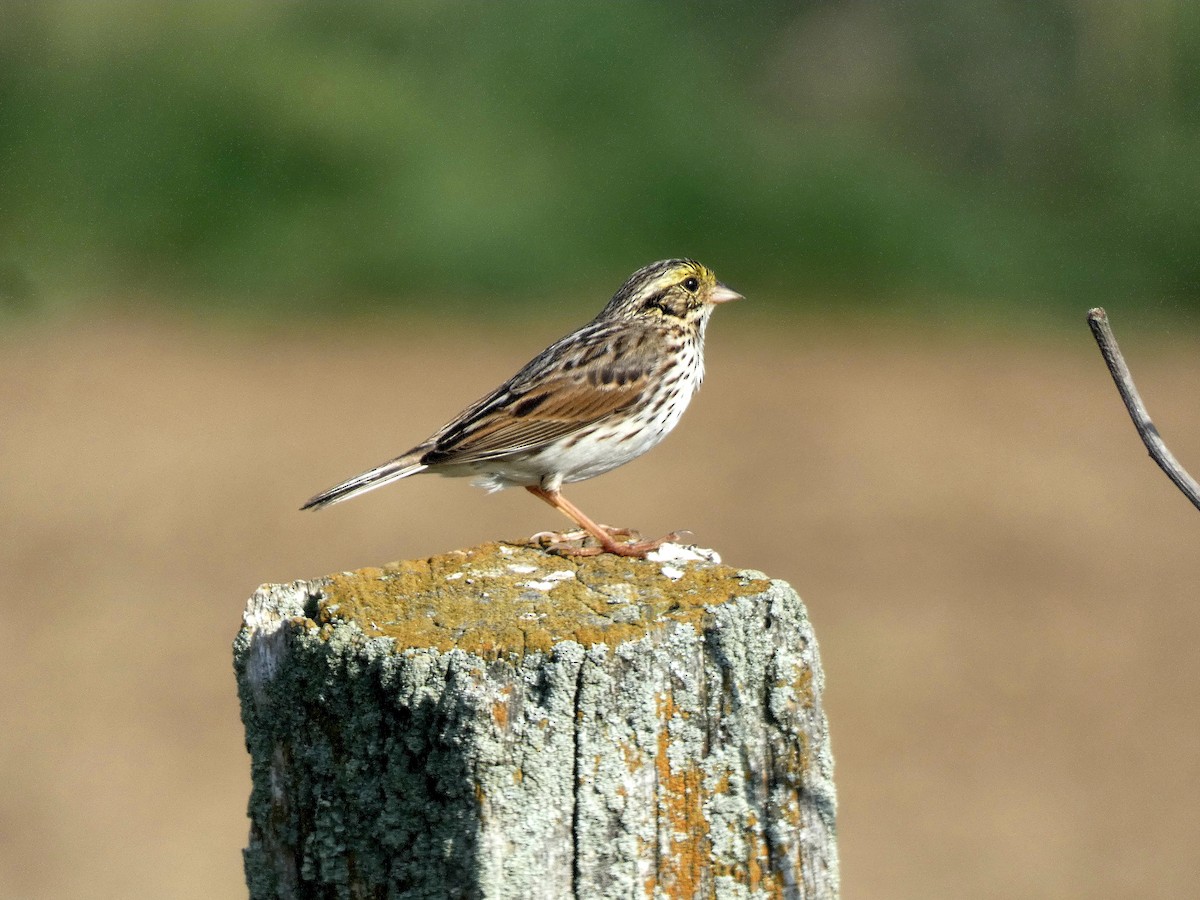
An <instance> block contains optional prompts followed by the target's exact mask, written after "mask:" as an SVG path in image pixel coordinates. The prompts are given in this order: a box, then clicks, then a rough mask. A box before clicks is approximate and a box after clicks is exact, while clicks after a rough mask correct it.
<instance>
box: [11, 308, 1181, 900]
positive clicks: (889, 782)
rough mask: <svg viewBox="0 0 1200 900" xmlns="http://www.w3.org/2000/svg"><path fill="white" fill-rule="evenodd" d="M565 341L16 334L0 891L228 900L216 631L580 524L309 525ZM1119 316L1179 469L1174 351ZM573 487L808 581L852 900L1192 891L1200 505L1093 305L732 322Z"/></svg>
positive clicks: (236, 754)
mask: <svg viewBox="0 0 1200 900" xmlns="http://www.w3.org/2000/svg"><path fill="white" fill-rule="evenodd" d="M570 324H571V323H570V322H565V321H564V322H560V323H559V324H557V325H553V326H545V325H542V326H538V327H537V328H536V329H534V328H531V329H529V330H526V331H525V332H520V331H518V330H516V329H510V330H507V331H505V332H503V333H502V334H500V335H498V336H497V335H494V334H492V335H489V334H487V333H485V330H484V329H483V328H482V327H476V328H474V329H471V328H470V327H468V326H462V325H454V326H445V327H442V328H438V327H435V326H433V325H425V326H422V327H420V328H419V329H417V330H416V331H415V332H413V331H411V330H409V329H407V328H406V327H405V326H404V325H403V324H402V323H400V322H391V323H388V324H385V325H380V326H378V327H365V326H357V327H342V328H339V327H335V326H326V332H327V333H329V332H332V334H333V336H332V337H329V336H325V337H319V336H318V335H317V333H316V332H315V331H313V332H310V333H302V332H300V331H295V330H292V331H288V332H265V331H259V332H257V333H254V334H236V333H231V332H228V331H221V330H202V329H199V328H196V327H188V326H186V325H184V324H181V323H177V322H176V323H169V322H168V323H161V322H160V323H156V324H153V323H147V322H136V321H134V320H133V319H125V320H119V321H116V322H89V323H75V324H68V325H63V324H61V323H60V324H57V325H53V326H34V327H25V328H21V329H19V330H17V331H14V332H11V333H9V334H8V335H6V336H0V417H2V419H0V421H2V422H3V428H2V431H0V571H2V572H3V576H4V577H3V581H2V585H3V587H2V588H0V591H2V594H0V609H2V610H3V614H4V623H5V627H6V634H7V640H6V641H5V643H4V648H3V652H2V653H0V686H2V690H0V717H2V721H3V728H2V733H0V770H2V771H3V773H4V777H3V785H4V786H3V788H2V792H0V895H2V896H4V897H12V898H30V900H40V898H63V897H89V898H129V897H155V898H198V900H199V898H205V900H211V898H224V897H230V898H234V897H240V896H244V894H245V892H244V887H243V884H242V879H241V860H240V853H239V851H240V848H241V846H242V843H243V841H244V839H245V835H246V820H245V817H244V808H245V801H246V795H247V790H248V776H247V758H246V756H245V753H244V750H243V745H242V738H241V724H240V722H239V720H238V710H237V701H236V697H235V692H234V680H233V675H232V671H231V664H230V647H229V645H230V641H231V639H232V637H233V635H234V632H235V631H236V629H237V627H238V624H239V616H240V613H241V610H242V605H243V603H244V601H245V598H246V597H247V596H248V595H249V594H250V592H251V591H253V589H254V588H255V587H256V586H257V585H258V584H259V583H260V582H264V581H280V580H291V579H295V578H307V577H312V576H317V575H321V574H324V573H326V572H329V571H334V570H341V569H349V568H354V567H358V566H363V565H368V564H377V563H381V562H384V561H387V560H392V559H396V558H404V557H415V556H420V555H423V554H424V555H427V554H432V553H435V552H438V551H442V550H446V549H449V548H453V547H460V546H467V545H470V544H473V543H476V542H480V541H483V540H485V539H488V538H493V537H510V538H515V537H518V536H521V535H525V534H529V533H531V532H534V531H537V530H539V529H544V528H553V527H558V526H561V525H562V524H563V523H562V522H559V521H557V520H556V518H555V514H554V513H553V511H551V510H549V509H547V508H545V507H543V506H542V505H541V504H539V503H537V502H536V501H535V500H533V499H532V498H530V497H528V496H526V495H525V494H524V493H523V492H512V491H510V492H505V493H503V494H499V495H496V496H487V495H485V494H483V493H481V492H479V491H476V490H474V489H472V488H470V487H469V486H468V485H467V483H466V482H463V481H449V480H443V479H437V478H419V479H414V480H412V481H410V482H407V483H404V484H402V485H398V486H395V487H392V488H389V489H387V490H385V491H382V492H380V493H376V494H372V495H370V496H368V497H366V498H363V499H360V500H356V501H355V502H353V503H351V504H347V505H344V506H339V507H336V508H334V509H331V510H328V511H325V512H322V513H320V514H318V515H312V514H301V513H299V512H298V511H297V510H296V507H297V506H298V505H299V503H300V502H301V501H303V500H304V499H305V498H307V497H308V496H309V495H310V494H312V493H313V492H314V491H316V490H317V489H319V488H324V487H326V486H328V485H329V484H331V483H333V482H334V481H336V480H338V479H340V478H342V477H344V476H347V475H351V474H353V473H355V472H357V471H358V470H359V469H362V468H365V467H367V466H369V465H371V464H374V463H377V462H380V461H382V460H383V459H385V458H387V457H388V456H390V455H392V454H393V453H394V452H397V451H400V450H403V449H406V448H407V446H408V445H409V444H411V443H413V442H415V441H416V440H417V439H419V438H422V437H424V436H425V435H426V434H427V433H428V432H429V431H430V430H432V429H433V428H434V427H436V426H438V425H440V424H441V423H442V421H443V419H444V418H445V417H447V416H448V415H449V414H451V413H453V412H455V411H456V410H457V409H458V408H459V407H460V406H462V405H464V404H465V403H466V402H467V401H469V400H472V399H474V398H475V397H476V396H477V395H478V394H479V393H481V392H482V391H484V390H485V389H487V388H490V387H491V386H493V384H494V383H495V382H496V381H498V380H499V379H500V378H502V377H504V376H507V375H508V374H510V373H511V371H512V370H513V369H514V368H515V366H516V365H518V364H520V363H522V362H524V361H525V359H527V358H528V357H529V356H531V355H532V354H533V353H534V352H536V351H537V350H539V349H540V348H541V347H542V346H543V345H544V344H545V343H546V342H548V341H549V340H550V339H551V338H553V337H557V336H558V335H559V334H560V333H561V332H562V331H563V330H564V329H565V328H566V327H568V326H569V325H570ZM1115 324H1116V327H1117V330H1118V335H1119V336H1121V337H1123V338H1125V344H1126V347H1125V349H1126V352H1127V354H1128V355H1129V357H1130V361H1131V365H1132V366H1133V369H1134V374H1135V375H1136V376H1137V378H1138V382H1139V386H1140V387H1141V389H1142V392H1143V394H1144V396H1145V397H1146V399H1147V402H1148V404H1149V406H1150V410H1151V412H1152V413H1153V414H1154V416H1155V419H1156V421H1157V423H1158V425H1159V427H1160V429H1161V430H1162V432H1163V434H1164V436H1165V437H1166V438H1167V440H1168V442H1169V443H1170V444H1171V446H1172V448H1173V449H1174V450H1175V452H1176V454H1177V455H1178V456H1179V457H1180V458H1181V459H1182V460H1183V461H1184V463H1185V465H1187V464H1190V465H1191V467H1192V470H1193V472H1196V471H1198V470H1200V403H1198V402H1197V396H1198V395H1200V354H1197V352H1196V345H1195V340H1194V338H1188V339H1185V338H1184V337H1183V336H1178V337H1176V338H1174V339H1173V340H1172V339H1166V340H1162V339H1155V340H1153V341H1151V340H1150V339H1144V340H1140V341H1139V340H1133V339H1132V338H1130V337H1129V336H1128V335H1125V334H1122V330H1123V326H1127V324H1128V323H1124V322H1122V321H1120V320H1119V319H1118V320H1117V321H1116V323H1115ZM1126 330H1127V328H1126ZM450 332H454V333H456V334H458V335H460V336H459V337H458V338H456V339H455V340H451V339H450V338H449V336H448V333H450ZM569 496H572V498H573V499H574V500H575V501H576V502H577V503H579V504H580V505H581V506H582V507H583V508H584V509H586V510H588V511H589V512H590V513H591V515H593V516H594V517H596V518H598V519H600V520H601V521H607V522H613V523H620V524H629V525H636V526H637V527H639V528H641V529H643V530H644V531H646V532H648V533H660V532H664V531H667V530H670V529H674V528H681V527H684V528H690V529H692V530H693V531H694V532H695V533H696V534H697V536H698V539H699V541H700V542H701V543H704V544H706V545H709V546H713V547H716V548H718V549H719V550H720V551H721V552H722V554H723V555H724V557H725V559H726V560H727V561H729V562H731V563H733V564H736V565H744V566H750V567H754V568H760V569H764V570H766V571H767V572H769V573H770V574H772V575H775V576H779V577H782V578H786V579H788V580H789V581H790V582H792V584H793V585H795V587H796V588H797V589H798V590H799V591H800V593H801V595H802V596H803V597H804V598H805V600H806V601H807V604H808V607H809V610H810V613H811V615H812V618H813V620H814V622H815V625H816V628H817V634H818V637H819V639H820V642H821V651H822V654H823V657H824V662H825V667H826V670H827V673H828V679H829V682H828V709H829V713H830V716H831V720H832V729H833V736H834V750H835V753H836V757H837V766H838V768H837V783H838V790H839V793H840V799H841V809H840V832H841V850H842V862H843V872H844V888H845V896H846V897H847V898H931V897H934V898H958V897H973V898H991V897H996V898H1001V897H1003V898H1025V897H1029V898H1033V897H1038V898H1043V897H1080V898H1083V897H1087V898H1097V897H1113V898H1117V897H1164V898H1165V897H1179V896H1186V895H1190V894H1192V893H1194V891H1195V886H1196V885H1197V884H1198V883H1200V853H1197V851H1196V848H1197V846H1200V804H1198V803H1197V802H1196V801H1195V798H1194V796H1193V795H1194V787H1195V785H1196V783H1197V782H1198V781H1200V715H1198V713H1200V691H1198V690H1197V685H1200V653H1198V652H1197V650H1196V647H1197V645H1198V644H1200V603H1197V600H1200V577H1198V575H1200V566H1198V565H1197V561H1198V560H1200V512H1197V511H1196V510H1194V509H1192V508H1191V507H1190V506H1189V505H1188V503H1187V502H1186V500H1185V499H1184V498H1183V497H1182V495H1180V494H1179V493H1178V492H1176V490H1175V489H1174V488H1173V487H1172V486H1171V485H1170V484H1169V483H1168V482H1167V480H1166V479H1165V478H1164V477H1163V476H1162V475H1161V474H1160V473H1159V472H1158V470H1157V469H1156V468H1155V467H1154V466H1153V465H1152V463H1151V462H1150V461H1149V460H1148V459H1147V457H1146V455H1145V453H1144V452H1143V451H1142V449H1141V445H1140V444H1139V443H1138V441H1137V438H1136V435H1135V434H1134V431H1133V429H1132V427H1131V425H1130V424H1129V422H1128V420H1127V419H1126V418H1125V414H1124V411H1123V409H1122V408H1121V406H1120V404H1119V400H1118V398H1117V395H1116V392H1115V390H1114V389H1113V387H1112V384H1111V382H1110V381H1109V380H1108V375H1107V373H1106V371H1105V370H1104V368H1103V365H1102V363H1101V360H1100V358H1099V355H1098V353H1097V352H1096V349H1095V347H1094V345H1093V344H1092V342H1091V339H1090V336H1089V335H1088V333H1087V330H1086V327H1085V326H1084V324H1083V321H1082V315H1081V317H1080V323H1079V327H1078V329H1077V330H1076V331H1074V332H1072V333H1069V334H1057V335H1055V336H1052V337H1042V338H1036V339H1030V338H1018V337H1012V336H1010V337H1007V338H1004V339H995V338H988V337H985V336H983V335H981V334H979V333H967V332H962V333H944V332H943V333H940V334H937V335H934V336H932V337H929V336H922V335H921V333H920V332H918V331H916V330H907V331H899V332H892V331H889V330H888V329H886V328H884V327H882V326H874V327H854V326H848V325H843V326H840V327H834V326H814V325H804V324H802V323H797V324H795V325H793V326H789V327H788V328H786V329H782V330H776V331H775V332H774V333H772V334H770V335H769V336H768V335H765V334H760V333H754V332H752V331H750V330H747V329H745V328H744V327H741V326H739V324H738V321H737V319H736V317H735V316H734V315H733V314H732V313H725V314H722V315H720V316H718V320H717V321H716V322H714V323H713V328H712V330H711V332H710V351H709V379H708V383H707V384H706V386H705V389H704V391H703V392H702V393H701V395H700V397H699V399H698V400H697V402H696V404H695V405H694V407H693V409H692V410H691V411H690V412H689V413H688V415H687V416H686V417H685V418H684V421H683V425H682V426H681V428H680V429H679V431H678V432H677V433H676V434H675V435H673V436H672V437H671V438H670V439H669V440H668V441H667V443H666V444H665V445H664V446H663V447H661V448H659V449H658V450H657V451H656V452H654V453H652V454H650V455H649V456H648V457H646V458H644V459H642V460H640V461H638V462H636V463H634V464H632V465H630V466H628V467H626V468H624V469H622V470H620V471H618V472H614V473H612V474H611V475H608V476H606V477H605V478H603V479H600V480H599V481H595V482H591V483H588V484H584V485H579V486H576V487H575V489H574V491H573V492H572V493H571V494H570V495H569Z"/></svg>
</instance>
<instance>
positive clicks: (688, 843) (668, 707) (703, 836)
mask: <svg viewBox="0 0 1200 900" xmlns="http://www.w3.org/2000/svg"><path fill="white" fill-rule="evenodd" d="M679 712H680V711H679V710H678V709H677V707H676V706H675V700H674V697H672V695H671V694H670V693H665V694H660V695H659V697H658V720H659V722H661V723H663V727H662V728H661V730H660V731H659V733H658V753H657V754H656V755H655V759H654V765H655V770H656V772H657V774H658V808H659V816H660V818H661V819H662V820H664V821H665V825H666V830H667V836H666V837H667V846H666V847H665V848H664V847H662V846H661V842H660V853H659V859H658V882H659V885H660V886H661V887H662V888H663V892H664V893H663V896H666V897H670V898H680V900H683V898H693V897H699V896H702V895H701V893H700V890H701V887H702V886H703V885H704V883H705V882H706V881H707V880H708V879H706V877H705V876H706V874H707V873H706V869H707V868H708V867H709V860H710V859H711V846H710V843H709V839H708V820H707V819H706V818H705V816H704V800H705V794H704V773H703V772H702V771H701V769H700V766H699V762H698V761H697V760H688V761H687V762H686V763H683V764H682V765H679V766H672V765H671V761H670V758H669V755H668V750H669V748H670V745H671V735H670V726H671V721H672V720H673V719H674V718H675V716H676V715H677V714H678V713H679ZM660 827H661V826H660Z"/></svg>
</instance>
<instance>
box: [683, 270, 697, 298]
mask: <svg viewBox="0 0 1200 900" xmlns="http://www.w3.org/2000/svg"><path fill="white" fill-rule="evenodd" d="M683 288H684V290H686V291H687V292H688V293H689V294H694V293H696V291H698V290H699V289H700V279H699V278H697V277H696V276H695V275H693V276H692V277H691V278H685V279H684V280H683Z"/></svg>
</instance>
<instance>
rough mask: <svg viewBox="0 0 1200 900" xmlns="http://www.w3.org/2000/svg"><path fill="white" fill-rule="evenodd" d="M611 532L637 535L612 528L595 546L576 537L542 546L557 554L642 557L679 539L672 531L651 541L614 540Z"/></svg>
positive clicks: (676, 533) (625, 530)
mask: <svg viewBox="0 0 1200 900" xmlns="http://www.w3.org/2000/svg"><path fill="white" fill-rule="evenodd" d="M613 533H619V534H623V535H626V534H632V535H637V532H636V531H629V530H628V529H613V531H612V532H610V533H609V536H607V537H606V539H605V540H602V541H598V544H599V546H597V544H595V543H593V544H583V543H575V541H576V540H578V539H577V538H572V540H570V541H555V542H549V543H545V544H543V545H542V546H543V547H544V548H545V549H546V550H547V551H549V552H550V553H557V554H558V555H559V556H599V555H600V554H601V553H612V554H613V555H615V556H629V557H635V558H637V559H644V558H645V557H646V554H648V553H650V552H651V551H654V550H657V549H658V548H659V547H661V546H662V545H663V544H666V543H668V542H673V541H678V540H679V539H680V535H679V533H678V532H674V531H672V532H671V533H670V534H668V535H665V536H664V537H660V538H658V539H657V540H653V541H642V540H633V541H615V540H613V538H612V537H611V534H613ZM543 534H545V532H543ZM571 534H572V535H575V534H577V532H571ZM585 534H586V533H585ZM561 537H566V535H561Z"/></svg>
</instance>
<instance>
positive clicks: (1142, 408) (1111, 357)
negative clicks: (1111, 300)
mask: <svg viewBox="0 0 1200 900" xmlns="http://www.w3.org/2000/svg"><path fill="white" fill-rule="evenodd" d="M1087 318H1088V325H1089V326H1090V327H1091V329H1092V335H1093V336H1094V337H1095V338H1096V343H1097V344H1099V345H1100V352H1101V353H1102V354H1104V361H1105V362H1106V363H1107V364H1108V371H1109V372H1110V373H1111V374H1112V379H1113V381H1114V382H1116V385H1117V390H1118V391H1120V392H1121V399H1122V400H1124V401H1125V408H1126V409H1127V410H1129V418H1131V419H1132V420H1133V425H1134V427H1135V428H1136V429H1137V432H1138V435H1139V436H1141V439H1142V443H1143V444H1145V445H1146V449H1147V450H1149V451H1150V458H1151V459H1153V460H1154V461H1155V462H1156V463H1158V466H1159V468H1160V469H1162V470H1163V471H1164V472H1166V473H1167V477H1168V478H1170V479H1171V480H1172V481H1173V482H1175V486H1176V487H1177V488H1179V490H1181V491H1183V494H1184V496H1185V497H1187V498H1188V499H1189V500H1191V501H1192V505H1194V506H1195V507H1196V508H1197V509H1200V484H1197V483H1196V479H1194V478H1193V477H1192V476H1191V475H1189V474H1188V473H1187V470H1186V469H1184V467H1183V466H1181V465H1180V464H1179V462H1178V460H1176V459H1175V457H1174V456H1172V455H1171V451H1170V450H1168V449H1167V445H1166V444H1165V443H1163V439H1162V437H1161V436H1160V435H1159V433H1158V429H1157V428H1155V427H1154V423H1153V422H1151V421H1150V414H1149V413H1148V412H1146V404H1144V403H1143V402H1142V398H1141V396H1140V395H1139V394H1138V392H1137V388H1136V387H1134V384H1133V376H1132V375H1130V374H1129V366H1127V365H1125V357H1123V356H1122V355H1121V348H1120V347H1118V346H1117V339H1116V337H1114V336H1113V333H1112V328H1110V327H1109V324H1108V313H1106V312H1105V311H1104V310H1103V309H1101V308H1100V307H1096V308H1095V309H1093V310H1091V311H1090V312H1089V313H1088V317H1087Z"/></svg>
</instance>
